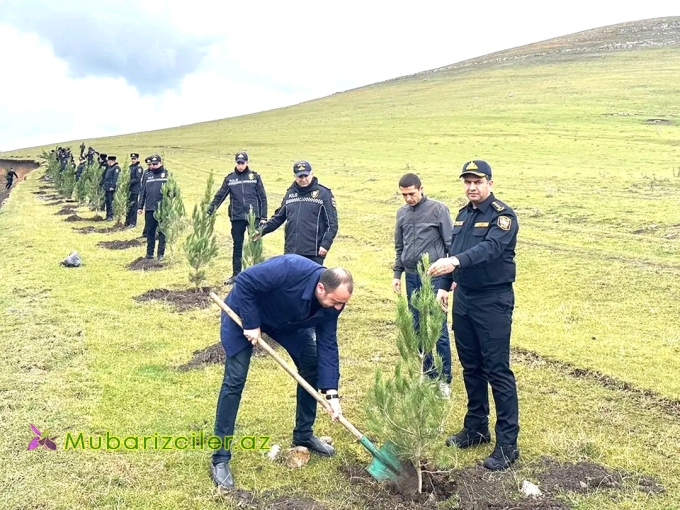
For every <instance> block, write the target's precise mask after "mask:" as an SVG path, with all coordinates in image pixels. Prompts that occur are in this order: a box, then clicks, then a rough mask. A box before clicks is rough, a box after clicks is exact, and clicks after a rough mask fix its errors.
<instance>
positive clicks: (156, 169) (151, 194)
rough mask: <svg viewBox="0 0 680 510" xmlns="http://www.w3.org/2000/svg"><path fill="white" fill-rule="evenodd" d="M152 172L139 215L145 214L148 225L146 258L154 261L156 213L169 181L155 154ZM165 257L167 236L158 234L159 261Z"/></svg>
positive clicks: (142, 198)
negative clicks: (164, 186)
mask: <svg viewBox="0 0 680 510" xmlns="http://www.w3.org/2000/svg"><path fill="white" fill-rule="evenodd" d="M149 164H150V168H151V172H149V176H148V177H147V178H146V181H145V182H144V187H143V188H142V194H141V196H140V197H139V209H138V210H137V213H138V214H142V212H143V213H144V219H145V221H146V225H147V232H146V258H147V259H152V258H153V252H154V248H155V247H156V229H157V228H158V221H157V220H156V218H154V212H155V211H156V209H158V204H159V203H160V201H161V199H162V198H163V184H165V183H166V182H167V181H168V172H167V170H166V169H165V168H163V163H162V161H161V157H160V156H159V155H158V154H154V155H153V156H151V157H150V158H149ZM164 255H165V234H164V233H163V232H160V231H159V232H158V261H159V262H160V261H162V260H163V256H164Z"/></svg>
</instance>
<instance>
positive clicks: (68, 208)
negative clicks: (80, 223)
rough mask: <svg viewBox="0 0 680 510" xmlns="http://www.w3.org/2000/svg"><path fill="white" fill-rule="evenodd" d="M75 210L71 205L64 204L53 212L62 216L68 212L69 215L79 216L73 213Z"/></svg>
mask: <svg viewBox="0 0 680 510" xmlns="http://www.w3.org/2000/svg"><path fill="white" fill-rule="evenodd" d="M75 212H76V208H75V207H73V206H72V205H66V206H64V207H62V208H61V209H59V210H58V211H57V212H55V213H54V214H56V215H62V216H65V215H67V214H70V215H73V216H76V217H79V216H77V215H76V214H75ZM64 221H74V220H64Z"/></svg>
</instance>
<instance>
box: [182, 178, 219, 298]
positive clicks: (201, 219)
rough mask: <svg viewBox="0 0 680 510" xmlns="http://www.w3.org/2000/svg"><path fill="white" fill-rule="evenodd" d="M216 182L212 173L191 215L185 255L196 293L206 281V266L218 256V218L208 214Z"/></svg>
mask: <svg viewBox="0 0 680 510" xmlns="http://www.w3.org/2000/svg"><path fill="white" fill-rule="evenodd" d="M214 182H215V180H214V178H213V173H212V171H211V172H210V177H208V183H207V186H206V189H205V194H204V195H203V199H202V200H201V203H200V204H196V205H194V211H193V213H192V214H191V226H192V232H191V233H190V234H189V236H188V237H187V238H186V241H185V243H184V253H185V254H186V256H187V260H188V261H189V265H190V266H191V268H192V272H190V273H189V281H190V282H191V283H193V284H194V285H195V286H196V292H198V291H199V289H200V288H201V283H203V282H204V281H205V280H206V276H205V268H206V266H207V265H208V264H209V263H210V261H212V259H214V258H215V257H216V256H217V237H216V236H215V234H214V233H213V231H214V229H215V220H216V219H217V216H216V215H214V214H212V215H209V214H208V207H209V206H210V200H211V197H212V194H213V185H214Z"/></svg>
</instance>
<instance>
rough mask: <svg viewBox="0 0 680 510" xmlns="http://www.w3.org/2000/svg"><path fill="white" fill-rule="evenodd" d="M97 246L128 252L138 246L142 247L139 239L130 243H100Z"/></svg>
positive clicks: (131, 240)
mask: <svg viewBox="0 0 680 510" xmlns="http://www.w3.org/2000/svg"><path fill="white" fill-rule="evenodd" d="M97 246H100V247H102V248H107V249H109V250H127V249H128V248H134V247H136V246H142V243H141V242H139V241H138V240H137V239H130V240H129V241H99V242H98V243H97Z"/></svg>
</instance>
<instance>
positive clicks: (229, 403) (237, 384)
mask: <svg viewBox="0 0 680 510" xmlns="http://www.w3.org/2000/svg"><path fill="white" fill-rule="evenodd" d="M353 288H354V283H353V280H352V275H351V274H350V272H349V271H347V270H346V269H342V268H334V269H326V268H324V267H322V266H320V265H319V264H317V263H316V262H312V261H311V260H308V259H306V258H304V257H300V256H299V255H279V256H278V257H272V258H270V259H268V260H265V261H264V262H261V263H259V264H256V265H254V266H252V267H249V268H248V269H246V270H245V271H243V272H242V273H240V274H239V275H238V276H237V277H236V280H235V282H234V287H233V288H232V290H231V292H230V293H229V295H228V296H227V298H226V300H225V301H226V303H227V305H229V307H230V308H231V309H232V310H234V312H236V314H237V315H239V316H240V317H241V320H242V323H243V329H241V327H239V326H238V325H237V324H236V322H234V321H233V320H232V319H231V318H230V317H229V316H228V315H227V314H225V313H224V312H222V322H221V327H220V338H221V341H222V346H223V347H224V351H225V353H226V360H225V367H224V380H223V382H222V387H221V389H220V395H219V398H218V401H217V412H216V417H215V436H217V437H220V438H221V439H222V441H223V443H222V448H221V449H219V450H217V451H215V453H214V454H213V458H212V465H211V472H212V478H213V481H214V482H215V484H216V485H218V486H219V487H221V488H226V489H229V488H232V487H233V486H234V478H233V476H232V474H231V469H230V468H229V461H230V460H231V450H230V449H229V447H228V446H226V447H225V444H224V438H225V437H231V436H233V434H234V427H235V423H236V415H237V413H238V409H239V404H240V402H241V394H242V392H243V388H244V386H245V383H246V378H247V376H248V368H249V366H250V359H251V356H252V354H253V345H255V344H256V343H257V339H258V338H259V337H260V335H261V333H267V334H268V335H269V336H271V337H272V338H273V339H274V340H276V341H277V342H278V343H279V344H281V346H283V347H284V348H285V349H286V351H288V354H290V356H291V358H292V359H293V362H294V363H295V366H296V367H297V369H298V373H299V374H300V376H301V377H302V378H304V379H305V380H306V381H307V382H308V383H309V384H310V385H311V386H312V387H314V388H319V389H320V390H321V391H322V392H323V393H325V394H326V399H327V400H328V402H329V403H330V405H331V407H332V416H331V417H332V419H333V420H337V419H338V418H339V417H340V415H341V414H342V409H341V407H340V400H339V395H338V382H339V379H340V361H339V354H338V338H337V329H338V317H339V315H340V313H341V312H342V310H343V309H344V307H345V304H346V303H347V302H348V301H349V299H350V297H351V296H352V291H353ZM315 336H316V340H315V339H314V337H315ZM272 391H280V390H278V389H273V390H272ZM329 412H330V410H329ZM315 419H316V400H315V399H314V397H312V395H310V394H309V393H307V391H306V390H305V389H304V388H302V386H300V385H298V387H297V410H296V414H295V429H294V430H293V445H294V446H305V447H307V448H309V449H310V450H312V451H313V452H315V453H317V454H319V455H321V456H325V457H330V456H332V455H334V454H335V450H334V449H333V447H332V446H330V445H328V444H326V443H324V442H322V441H321V440H320V439H318V438H317V437H316V436H314V434H313V431H312V426H313V425H314V421H315Z"/></svg>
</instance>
